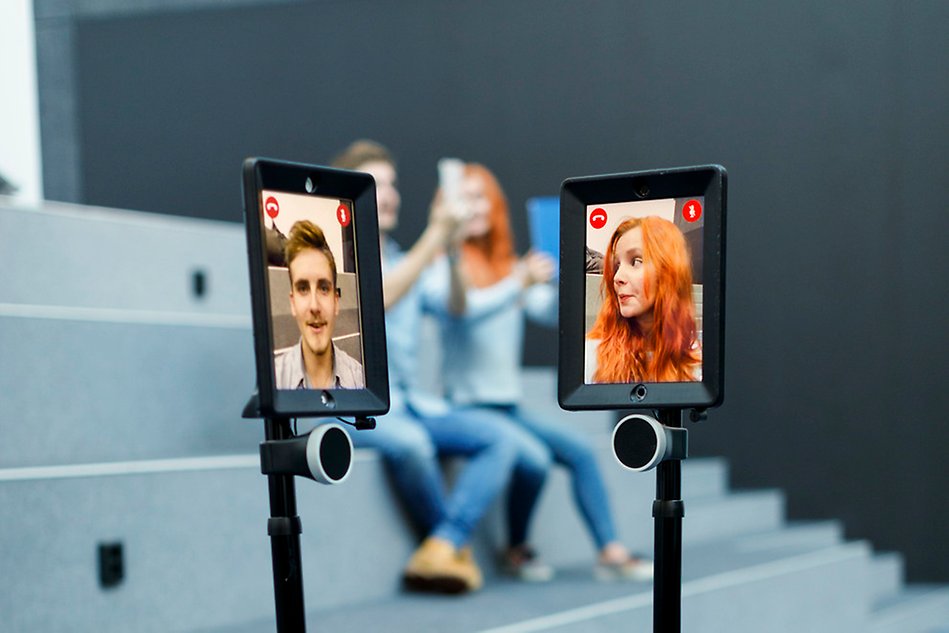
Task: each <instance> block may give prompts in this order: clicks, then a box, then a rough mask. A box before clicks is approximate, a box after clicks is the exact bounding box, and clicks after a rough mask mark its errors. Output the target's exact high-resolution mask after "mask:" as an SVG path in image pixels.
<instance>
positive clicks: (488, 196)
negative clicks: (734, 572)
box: [429, 164, 652, 581]
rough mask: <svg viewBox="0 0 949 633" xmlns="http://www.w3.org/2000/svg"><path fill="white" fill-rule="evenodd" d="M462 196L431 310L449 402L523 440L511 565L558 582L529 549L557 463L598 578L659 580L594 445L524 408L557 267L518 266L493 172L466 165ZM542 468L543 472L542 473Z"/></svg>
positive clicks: (537, 258) (529, 259)
mask: <svg viewBox="0 0 949 633" xmlns="http://www.w3.org/2000/svg"><path fill="white" fill-rule="evenodd" d="M462 190H463V199H464V206H466V207H467V211H468V214H469V217H470V219H469V220H468V222H467V224H466V225H465V227H464V228H463V235H462V236H461V237H460V242H459V244H458V246H457V248H456V249H455V251H454V253H450V254H449V256H448V257H447V258H443V260H442V261H441V262H439V266H440V267H441V269H440V274H439V275H437V276H436V275H433V279H435V278H439V279H440V280H439V282H438V283H437V284H435V285H434V286H433V287H434V288H437V289H438V291H437V292H434V293H430V298H431V297H435V298H440V302H441V309H437V306H436V305H434V304H437V303H438V301H433V302H429V309H433V308H435V309H434V310H433V311H434V312H436V314H437V315H438V316H439V317H440V318H439V324H440V327H441V335H442V342H443V345H442V348H443V350H444V352H443V367H442V380H443V386H444V389H445V392H446V394H447V395H448V397H449V398H450V399H451V400H452V402H453V403H454V404H456V405H458V406H459V407H466V408H473V409H477V410H478V412H479V413H493V414H494V415H495V416H497V418H498V419H499V420H503V421H504V422H505V423H507V424H509V425H511V428H512V430H514V431H517V432H518V433H519V434H520V436H521V441H520V442H519V446H520V453H521V456H520V457H519V461H518V463H517V464H516V465H515V470H514V474H513V476H512V480H511V486H510V490H509V497H508V539H509V541H508V544H509V547H508V549H507V551H506V553H505V556H504V559H505V563H506V566H507V567H508V570H509V571H510V572H512V573H513V574H514V575H515V576H517V577H520V578H522V579H524V580H535V581H538V580H547V579H549V578H550V577H551V576H552V574H553V570H552V569H551V568H550V567H549V566H547V565H544V564H543V563H541V562H540V560H539V559H538V558H537V557H536V555H535V553H534V552H533V551H532V550H531V548H530V546H529V545H528V531H529V523H530V519H531V515H532V512H533V510H534V507H535V505H536V502H537V499H538V497H539V494H540V491H541V489H542V487H543V484H544V481H545V479H546V473H547V471H548V470H549V466H550V464H551V463H552V462H556V463H558V464H562V465H563V466H565V467H566V468H567V469H568V470H569V472H570V475H571V480H572V490H573V494H574V499H575V501H576V504H577V507H578V508H579V510H580V513H581V515H582V517H583V519H584V521H585V523H586V526H587V528H588V529H589V532H590V534H591V536H592V539H593V541H594V544H595V546H596V549H597V551H598V554H599V556H598V559H597V564H596V566H595V573H596V575H597V576H598V577H600V578H631V579H648V578H651V576H652V563H650V562H648V561H644V560H641V559H637V558H634V557H632V556H631V555H630V554H629V551H628V550H627V549H626V547H625V546H624V545H623V544H622V543H620V542H619V541H618V540H617V537H616V530H615V528H614V525H613V519H612V516H611V512H610V508H609V501H608V499H607V494H606V488H605V486H604V484H603V479H602V476H601V474H600V471H599V467H598V465H597V462H596V458H595V456H594V453H593V451H592V450H591V449H590V447H589V446H588V445H587V442H586V438H585V437H584V436H583V435H581V434H580V433H579V432H577V431H576V430H575V429H573V428H570V427H568V426H566V425H561V424H558V423H557V422H554V421H551V420H548V419H540V418H538V417H535V416H533V415H531V414H529V413H528V412H526V411H524V410H522V409H521V408H520V407H519V406H518V403H519V402H520V400H521V398H522V393H521V386H520V377H521V354H522V351H523V342H524V321H525V317H527V318H530V319H532V320H534V321H537V322H539V323H541V324H545V325H549V326H553V325H555V324H556V322H557V307H558V293H557V288H556V286H554V285H553V284H550V283H548V282H549V281H550V280H551V279H552V278H553V275H554V271H555V266H556V264H555V263H554V261H553V260H552V259H551V258H550V257H548V256H546V255H543V254H540V253H529V254H528V255H527V256H525V257H524V258H523V259H519V258H518V257H517V255H516V254H515V252H514V241H513V238H512V234H511V226H510V219H509V217H508V203H507V200H506V198H505V196H504V193H503V191H502V190H501V186H500V185H499V184H498V181H497V179H496V178H495V177H494V174H492V173H491V172H490V171H489V170H488V169H487V168H485V167H484V166H482V165H477V164H468V165H466V168H465V177H464V181H463V186H462ZM437 271H438V269H436V271H433V272H437ZM431 288H432V286H430V289H431ZM449 288H450V290H449ZM538 463H541V464H543V465H544V468H542V469H538V468H537V464H538Z"/></svg>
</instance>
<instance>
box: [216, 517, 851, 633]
mask: <svg viewBox="0 0 949 633" xmlns="http://www.w3.org/2000/svg"><path fill="white" fill-rule="evenodd" d="M805 529H809V528H805ZM823 534H824V536H825V537H826V536H827V535H828V532H827V530H823ZM787 535H788V536H789V537H790V540H789V541H788V542H787V543H783V544H782V543H781V541H782V534H781V533H780V532H778V533H775V532H770V533H767V534H761V535H759V536H760V538H761V539H762V540H761V542H762V543H763V542H764V541H765V540H768V541H770V542H772V543H773V544H774V545H775V548H769V549H757V550H755V551H753V552H751V551H748V550H747V548H743V547H742V542H743V539H736V540H728V539H726V540H723V541H719V542H716V543H707V544H703V545H699V546H694V547H686V548H685V549H684V551H683V576H682V577H683V585H682V604H681V611H682V630H683V631H690V633H713V632H714V633H717V632H719V631H722V632H724V631H728V632H729V633H743V632H745V631H749V632H750V631H769V633H783V632H785V631H787V632H789V633H790V632H792V631H793V632H794V633H798V632H800V631H810V632H820V631H827V632H834V633H836V632H838V631H844V632H849V631H852V632H854V633H856V632H857V631H862V630H864V629H863V627H864V625H865V624H866V616H867V609H866V604H865V603H864V604H861V603H860V601H855V600H854V599H853V592H854V591H856V590H857V589H859V588H860V585H861V580H860V578H861V574H865V573H866V569H867V564H868V562H869V557H870V553H869V549H868V548H867V546H866V545H865V544H862V543H850V544H840V543H829V544H827V545H824V546H815V545H813V544H812V545H811V546H804V545H802V544H801V542H800V541H799V540H798V542H795V539H799V538H800V534H795V530H793V529H792V530H788V531H787ZM812 538H814V535H810V536H808V537H807V538H806V539H805V540H808V539H812ZM789 596H793V597H794V598H793V600H789ZM382 622H385V623H386V624H385V630H386V631H389V632H392V633H401V632H402V631H453V632H455V631H457V632H459V633H465V632H471V633H474V632H480V633H526V632H528V631H554V630H556V631H557V632H558V633H559V632H561V631H571V632H578V633H579V632H593V633H595V632H599V631H604V632H610V633H613V632H615V631H617V630H641V631H647V630H651V623H652V590H651V585H650V584H649V583H630V584H623V583H618V584H610V583H607V584H604V583H599V582H596V581H595V580H593V579H592V578H591V575H590V573H589V568H588V567H584V568H576V569H567V570H561V573H560V575H559V576H558V577H557V579H556V580H554V581H553V582H551V583H548V584H534V585H532V584H524V583H518V582H514V581H511V580H497V581H495V582H493V583H490V584H489V585H487V586H486V588H485V589H484V590H483V591H481V592H479V593H478V594H475V595H472V596H466V597H463V598H460V599H459V598H444V597H439V596H417V595H398V596H394V597H391V598H389V599H386V600H382V601H376V602H369V603H366V604H361V605H358V606H357V607H354V608H339V609H312V610H310V611H309V612H308V627H309V628H311V629H312V630H326V631H334V632H338V633H348V632H362V631H376V630H380V629H379V626H380V623H382ZM271 630H273V618H272V617H271V618H261V619H259V620H256V621H249V622H246V623H244V624H242V625H240V626H236V627H233V626H229V627H218V628H212V629H202V630H201V633H262V632H263V631H271Z"/></svg>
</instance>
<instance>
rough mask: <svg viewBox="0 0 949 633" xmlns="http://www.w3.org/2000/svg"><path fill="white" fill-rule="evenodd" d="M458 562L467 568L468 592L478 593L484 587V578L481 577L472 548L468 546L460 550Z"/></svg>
mask: <svg viewBox="0 0 949 633" xmlns="http://www.w3.org/2000/svg"><path fill="white" fill-rule="evenodd" d="M458 561H459V562H460V563H461V564H462V566H463V567H464V568H465V571H466V574H467V582H468V590H469V591H477V590H479V589H481V587H482V586H484V576H482V575H481V570H480V569H478V564H477V563H476V562H475V559H474V553H473V552H472V551H471V546H470V545H466V546H465V547H462V548H461V549H460V550H458Z"/></svg>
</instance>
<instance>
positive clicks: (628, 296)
mask: <svg viewBox="0 0 949 633" xmlns="http://www.w3.org/2000/svg"><path fill="white" fill-rule="evenodd" d="M604 264H605V265H604V268H603V281H602V283H601V286H600V293H601V296H602V297H603V303H602V305H601V306H600V312H599V314H598V315H597V318H596V322H595V323H594V324H593V327H592V328H591V329H590V331H589V332H588V333H587V338H588V339H589V340H588V344H587V360H586V375H587V382H613V383H633V382H681V381H693V380H701V371H702V353H701V348H700V346H699V342H698V336H697V333H696V328H695V307H694V304H693V302H692V264H691V258H690V257H689V249H688V247H687V246H686V243H685V238H684V237H683V235H682V232H681V231H679V229H678V228H676V226H675V225H674V224H673V223H672V222H669V221H668V220H664V219H662V218H660V217H657V216H647V217H643V218H629V219H627V220H624V221H623V222H622V223H621V224H620V225H619V226H618V227H617V228H616V231H614V233H613V235H612V237H611V238H610V243H609V246H608V247H607V249H606V254H605V256H604Z"/></svg>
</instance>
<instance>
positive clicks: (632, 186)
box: [557, 165, 727, 410]
mask: <svg viewBox="0 0 949 633" xmlns="http://www.w3.org/2000/svg"><path fill="white" fill-rule="evenodd" d="M726 185H727V174H726V172H725V169H724V168H723V167H721V166H720V165H701V166H695V167H679V168H673V169H657V170H650V171H640V172H629V173H619V174H607V175H599V176H586V177H579V178H568V179H567V180H565V181H564V182H563V185H562V187H561V190H560V362H559V371H558V385H557V397H558V400H559V402H560V406H561V407H563V408H564V409H567V410H584V409H592V410H596V409H609V410H616V409H656V408H660V407H683V408H686V407H692V408H707V407H712V406H716V405H718V404H720V403H721V402H722V399H723V397H724V380H725V364H724V351H725V349H724V344H725V206H726V189H727V187H726ZM698 196H704V198H705V203H704V204H705V208H704V210H703V217H704V234H703V259H704V261H703V275H702V293H703V316H702V318H703V328H702V329H703V342H702V381H701V382H651V383H642V384H641V385H634V384H625V383H620V384H604V383H598V384H586V383H585V382H584V366H583V365H584V342H585V340H586V332H585V307H586V300H585V296H586V294H585V293H586V283H585V279H586V278H585V275H586V273H585V269H584V258H585V246H586V221H587V217H586V216H587V207H588V206H589V205H596V204H609V203H616V202H630V201H640V200H657V199H662V198H686V197H698Z"/></svg>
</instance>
